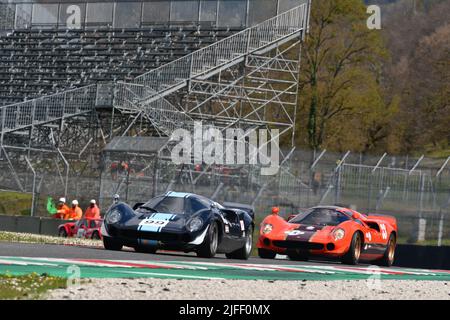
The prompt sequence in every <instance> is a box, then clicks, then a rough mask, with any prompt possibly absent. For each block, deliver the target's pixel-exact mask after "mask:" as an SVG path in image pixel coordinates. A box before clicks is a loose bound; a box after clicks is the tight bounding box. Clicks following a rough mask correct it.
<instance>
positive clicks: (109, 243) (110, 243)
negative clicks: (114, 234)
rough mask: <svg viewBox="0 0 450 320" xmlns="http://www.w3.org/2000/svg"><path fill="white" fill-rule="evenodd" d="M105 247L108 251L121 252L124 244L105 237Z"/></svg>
mask: <svg viewBox="0 0 450 320" xmlns="http://www.w3.org/2000/svg"><path fill="white" fill-rule="evenodd" d="M103 246H104V247H105V249H106V250H113V251H120V250H122V248H123V244H122V243H120V242H118V241H116V240H114V239H113V238H110V237H103Z"/></svg>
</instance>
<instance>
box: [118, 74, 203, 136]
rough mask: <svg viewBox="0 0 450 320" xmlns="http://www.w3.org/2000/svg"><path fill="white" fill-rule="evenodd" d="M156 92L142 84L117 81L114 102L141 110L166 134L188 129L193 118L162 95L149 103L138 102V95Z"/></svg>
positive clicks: (124, 107)
mask: <svg viewBox="0 0 450 320" xmlns="http://www.w3.org/2000/svg"><path fill="white" fill-rule="evenodd" d="M156 94H157V93H156V92H155V91H153V90H152V89H150V88H148V87H145V86H142V85H132V84H128V83H124V82H118V83H117V84H116V92H115V101H114V104H115V105H116V107H117V106H120V107H118V108H119V109H122V110H127V111H131V112H143V113H144V115H146V116H147V117H148V119H149V120H150V122H151V123H152V124H153V126H154V127H155V128H156V129H157V130H159V131H160V133H162V134H163V135H166V136H168V135H170V134H171V132H173V131H174V130H175V129H177V128H184V129H190V127H191V125H192V124H193V122H194V120H193V119H192V118H191V117H190V116H188V115H187V114H186V113H184V112H182V111H180V110H178V109H177V108H176V107H175V106H174V105H172V104H171V103H170V102H169V101H167V100H166V99H164V98H163V97H160V99H159V100H157V101H154V102H153V103H151V104H145V103H144V104H143V103H141V102H140V97H142V96H147V95H156Z"/></svg>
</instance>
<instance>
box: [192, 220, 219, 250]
mask: <svg viewBox="0 0 450 320" xmlns="http://www.w3.org/2000/svg"><path fill="white" fill-rule="evenodd" d="M218 246H219V228H218V226H217V223H215V222H213V223H211V225H210V226H209V228H208V232H207V234H206V237H205V240H203V243H202V244H201V245H200V246H199V247H198V249H197V256H199V257H202V258H212V257H214V256H215V255H216V252H217V247H218Z"/></svg>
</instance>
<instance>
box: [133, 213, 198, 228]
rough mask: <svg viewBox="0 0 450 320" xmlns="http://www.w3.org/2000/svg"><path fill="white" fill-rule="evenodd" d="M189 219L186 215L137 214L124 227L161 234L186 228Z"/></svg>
mask: <svg viewBox="0 0 450 320" xmlns="http://www.w3.org/2000/svg"><path fill="white" fill-rule="evenodd" d="M189 218H190V216H187V215H184V214H171V213H162V212H158V213H136V215H135V216H133V217H131V218H130V219H129V220H128V221H127V222H125V223H124V227H127V228H132V229H138V230H141V231H149V232H161V230H162V229H164V230H166V231H179V230H182V229H184V228H185V225H186V222H187V221H188V220H189Z"/></svg>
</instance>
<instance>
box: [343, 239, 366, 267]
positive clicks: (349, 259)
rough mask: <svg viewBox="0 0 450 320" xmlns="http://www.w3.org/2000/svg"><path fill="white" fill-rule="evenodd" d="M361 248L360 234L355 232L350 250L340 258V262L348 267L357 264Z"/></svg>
mask: <svg viewBox="0 0 450 320" xmlns="http://www.w3.org/2000/svg"><path fill="white" fill-rule="evenodd" d="M362 247H363V240H362V239H361V234H360V233H359V232H355V233H354V234H353V237H352V242H351V243H350V248H349V249H348V251H347V253H346V254H345V255H344V256H343V257H342V262H343V263H345V264H350V265H355V264H358V262H359V257H360V255H361V249H362Z"/></svg>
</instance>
